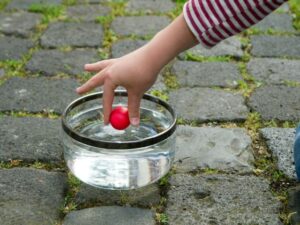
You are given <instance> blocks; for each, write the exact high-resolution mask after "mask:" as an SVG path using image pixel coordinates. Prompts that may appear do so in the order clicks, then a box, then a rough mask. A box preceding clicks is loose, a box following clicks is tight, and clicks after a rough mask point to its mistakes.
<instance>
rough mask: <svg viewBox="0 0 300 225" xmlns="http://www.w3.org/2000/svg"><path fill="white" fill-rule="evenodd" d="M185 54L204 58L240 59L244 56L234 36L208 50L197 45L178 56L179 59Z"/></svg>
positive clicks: (239, 42)
mask: <svg viewBox="0 0 300 225" xmlns="http://www.w3.org/2000/svg"><path fill="white" fill-rule="evenodd" d="M187 53H191V54H193V55H195V56H204V57H210V56H233V57H235V58H241V57H242V56H243V55H244V53H243V50H242V43H241V41H240V40H239V39H238V38H237V37H236V36H234V37H230V38H228V39H225V40H224V41H222V42H220V43H219V44H217V45H216V46H214V47H213V48H210V49H208V48H205V47H203V46H202V45H201V44H199V45H197V46H195V47H193V48H191V49H189V50H188V51H186V52H185V53H184V54H180V56H179V57H180V58H183V57H184V56H185V54H187Z"/></svg>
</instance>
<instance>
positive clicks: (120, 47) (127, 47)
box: [111, 40, 148, 58]
mask: <svg viewBox="0 0 300 225" xmlns="http://www.w3.org/2000/svg"><path fill="white" fill-rule="evenodd" d="M147 42H148V41H144V40H121V41H118V42H116V43H114V44H113V45H112V48H111V54H112V57H113V58H118V57H121V56H123V55H126V54H128V53H130V52H132V51H134V50H136V49H138V48H140V47H142V46H143V45H145V44H146V43H147Z"/></svg>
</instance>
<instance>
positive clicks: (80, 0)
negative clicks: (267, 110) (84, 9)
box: [77, 0, 110, 4]
mask: <svg viewBox="0 0 300 225" xmlns="http://www.w3.org/2000/svg"><path fill="white" fill-rule="evenodd" d="M109 1H110V0H77V3H80V4H82V3H86V4H98V3H105V2H109Z"/></svg>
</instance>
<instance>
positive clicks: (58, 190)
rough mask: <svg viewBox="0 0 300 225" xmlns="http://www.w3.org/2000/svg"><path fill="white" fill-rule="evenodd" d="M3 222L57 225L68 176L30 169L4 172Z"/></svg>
mask: <svg viewBox="0 0 300 225" xmlns="http://www.w3.org/2000/svg"><path fill="white" fill-rule="evenodd" d="M0 187H1V188H0V202H1V204H0V218H1V224H5V225H23V224H30V225H53V224H55V222H56V221H57V220H58V219H59V218H60V207H62V206H63V204H64V198H65V194H66V189H67V180H66V175H65V174H63V173H58V172H47V171H43V170H37V169H30V168H14V169H1V170H0Z"/></svg>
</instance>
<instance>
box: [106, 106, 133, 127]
mask: <svg viewBox="0 0 300 225" xmlns="http://www.w3.org/2000/svg"><path fill="white" fill-rule="evenodd" d="M109 121H110V124H111V125H112V126H113V128H115V129H117V130H124V129H126V128H127V127H128V126H129V124H130V121H129V114H128V109H127V108H125V107H123V106H117V107H116V108H114V109H113V110H112V111H111V113H110V117H109Z"/></svg>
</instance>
